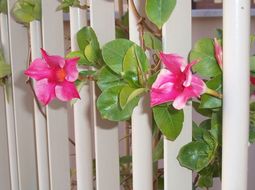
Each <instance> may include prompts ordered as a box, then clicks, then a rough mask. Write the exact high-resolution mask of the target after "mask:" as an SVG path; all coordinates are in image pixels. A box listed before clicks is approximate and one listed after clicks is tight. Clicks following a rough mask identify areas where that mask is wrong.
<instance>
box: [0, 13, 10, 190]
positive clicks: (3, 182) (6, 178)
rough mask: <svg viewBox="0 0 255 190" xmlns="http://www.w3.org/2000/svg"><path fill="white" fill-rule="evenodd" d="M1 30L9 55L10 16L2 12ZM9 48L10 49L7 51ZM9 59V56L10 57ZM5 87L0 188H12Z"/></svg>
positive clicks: (0, 92)
mask: <svg viewBox="0 0 255 190" xmlns="http://www.w3.org/2000/svg"><path fill="white" fill-rule="evenodd" d="M0 30H1V36H0V37H1V45H0V47H1V48H2V49H3V51H4V52H3V53H4V54H5V55H6V56H7V57H9V35H8V16H7V15H5V14H2V13H1V14H0ZM7 50H8V51H7ZM8 60H9V58H8ZM5 100H6V97H5V89H4V87H0V105H1V106H0V168H1V170H0V189H6V190H10V189H11V176H10V165H9V150H8V136H7V121H6V113H5V111H6V109H5V108H6V106H8V102H7V103H5Z"/></svg>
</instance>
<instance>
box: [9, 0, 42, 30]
mask: <svg viewBox="0 0 255 190" xmlns="http://www.w3.org/2000/svg"><path fill="white" fill-rule="evenodd" d="M12 15H13V16H14V18H15V20H16V21H17V22H19V23H23V24H25V25H27V24H29V23H30V22H32V21H34V20H41V1H40V0H19V1H17V2H16V3H15V4H14V6H13V8H12Z"/></svg>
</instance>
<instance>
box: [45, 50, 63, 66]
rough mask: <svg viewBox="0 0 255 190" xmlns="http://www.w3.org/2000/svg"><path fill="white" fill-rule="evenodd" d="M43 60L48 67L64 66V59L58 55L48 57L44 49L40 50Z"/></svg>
mask: <svg viewBox="0 0 255 190" xmlns="http://www.w3.org/2000/svg"><path fill="white" fill-rule="evenodd" d="M41 53H42V56H43V59H44V60H45V61H46V63H47V64H48V65H49V66H50V67H61V68H64V66H65V59H64V58H63V57H61V56H58V55H48V54H47V52H46V51H45V50H44V49H41Z"/></svg>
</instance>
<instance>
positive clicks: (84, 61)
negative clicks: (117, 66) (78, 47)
mask: <svg viewBox="0 0 255 190" xmlns="http://www.w3.org/2000/svg"><path fill="white" fill-rule="evenodd" d="M75 57H79V58H80V59H79V61H78V64H79V65H86V66H95V63H91V62H89V60H88V59H87V58H86V57H85V56H84V54H83V52H81V51H72V52H70V53H68V54H67V55H66V58H75Z"/></svg>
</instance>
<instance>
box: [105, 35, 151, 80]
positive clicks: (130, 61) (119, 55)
mask: <svg viewBox="0 0 255 190" xmlns="http://www.w3.org/2000/svg"><path fill="white" fill-rule="evenodd" d="M102 55H103V59H104V61H105V63H106V65H107V66H109V67H110V68H111V69H112V70H113V71H114V72H115V73H117V74H121V75H123V72H128V71H132V72H135V73H137V72H138V69H141V71H142V72H144V73H145V72H147V71H148V68H149V63H148V60H147V57H146V55H145V53H144V51H143V50H142V49H141V47H139V46H138V45H136V44H135V43H134V42H131V41H129V40H125V39H117V40H114V41H111V42H109V43H107V44H106V45H105V46H104V47H103V49H102Z"/></svg>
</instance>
